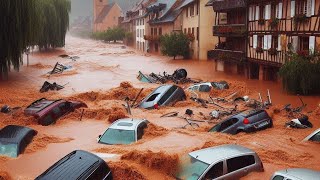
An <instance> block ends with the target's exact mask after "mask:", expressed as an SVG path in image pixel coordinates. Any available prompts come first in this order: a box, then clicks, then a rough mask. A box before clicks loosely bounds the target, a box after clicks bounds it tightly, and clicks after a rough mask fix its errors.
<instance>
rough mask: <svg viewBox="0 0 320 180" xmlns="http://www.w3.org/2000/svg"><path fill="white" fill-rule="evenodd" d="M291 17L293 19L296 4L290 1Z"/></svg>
mask: <svg viewBox="0 0 320 180" xmlns="http://www.w3.org/2000/svg"><path fill="white" fill-rule="evenodd" d="M290 7H291V17H294V15H295V13H296V11H295V8H296V2H295V1H291V6H290Z"/></svg>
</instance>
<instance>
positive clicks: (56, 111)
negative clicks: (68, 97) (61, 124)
mask: <svg viewBox="0 0 320 180" xmlns="http://www.w3.org/2000/svg"><path fill="white" fill-rule="evenodd" d="M52 112H53V114H54V115H55V117H60V116H62V112H61V109H60V108H59V107H58V106H57V107H55V108H53V109H52Z"/></svg>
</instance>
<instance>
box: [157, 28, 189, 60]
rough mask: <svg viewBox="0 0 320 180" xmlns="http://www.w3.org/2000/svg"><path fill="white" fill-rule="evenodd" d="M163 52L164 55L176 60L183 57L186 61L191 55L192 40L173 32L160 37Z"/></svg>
mask: <svg viewBox="0 0 320 180" xmlns="http://www.w3.org/2000/svg"><path fill="white" fill-rule="evenodd" d="M160 44H161V52H162V54H163V55H167V56H170V57H173V59H175V58H176V56H179V55H180V56H183V57H184V58H185V59H186V58H188V57H189V54H190V48H189V44H190V39H189V37H188V36H187V35H185V34H183V33H181V32H180V33H176V32H173V33H171V34H166V35H164V36H161V37H160Z"/></svg>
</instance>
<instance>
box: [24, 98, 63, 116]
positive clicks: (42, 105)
mask: <svg viewBox="0 0 320 180" xmlns="http://www.w3.org/2000/svg"><path fill="white" fill-rule="evenodd" d="M58 101H61V99H58V100H47V99H46V98H41V99H38V100H36V101H35V102H33V103H31V104H30V105H29V106H28V107H27V108H26V110H25V112H26V113H28V114H32V113H37V112H40V111H42V110H44V109H46V108H47V107H49V106H50V105H52V104H53V103H55V102H58Z"/></svg>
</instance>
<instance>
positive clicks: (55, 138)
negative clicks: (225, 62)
mask: <svg viewBox="0 0 320 180" xmlns="http://www.w3.org/2000/svg"><path fill="white" fill-rule="evenodd" d="M61 54H68V55H70V56H79V57H80V58H79V59H77V60H76V61H72V60H71V59H63V58H60V57H58V55H61ZM25 60H26V58H25ZM56 62H60V63H63V64H65V65H70V66H72V69H70V70H68V71H65V72H63V73H62V74H58V75H50V76H48V75H47V72H49V71H50V70H52V68H53V66H54V65H55V63H56ZM24 63H25V65H24V66H23V67H22V68H21V70H20V72H14V71H13V72H10V80H9V81H8V82H1V83H0V90H1V92H2V93H1V94H0V105H3V104H9V105H10V106H12V107H15V106H21V107H22V109H23V108H25V107H26V106H27V105H28V104H30V103H31V102H33V101H34V100H36V99H39V98H41V97H46V98H54V99H56V98H70V99H78V100H82V101H84V102H86V103H87V104H88V106H89V108H88V110H86V113H85V115H84V119H83V120H82V121H79V117H80V113H79V112H78V111H77V112H75V113H72V114H71V115H68V116H66V117H64V118H63V119H61V120H59V121H58V122H57V123H56V124H55V125H51V126H48V127H42V126H39V125H37V124H36V122H35V121H34V120H33V119H32V118H29V117H25V116H24V115H23V112H22V111H21V112H17V113H15V114H14V115H3V114H0V119H1V122H0V128H2V127H4V126H5V125H8V124H18V125H25V126H29V127H32V128H34V129H36V130H37V131H38V132H39V134H38V136H37V138H35V139H34V140H33V142H32V143H31V144H30V145H29V146H28V148H27V149H26V151H25V153H23V154H22V155H20V156H19V157H18V158H4V157H0V176H4V175H2V174H6V175H7V174H8V175H9V176H11V178H12V179H34V178H35V177H36V176H37V175H39V174H41V173H42V172H43V171H44V170H46V169H47V168H48V167H49V166H50V165H52V164H53V163H54V162H56V161H57V160H58V159H60V158H61V157H63V156H64V155H66V154H68V153H69V152H71V151H73V150H76V149H82V150H87V151H90V152H93V153H100V154H98V155H99V156H102V157H103V158H104V159H105V160H106V161H107V162H108V163H109V164H110V166H111V168H112V170H113V171H114V174H116V175H118V176H119V177H116V179H173V176H172V174H173V173H174V172H172V170H173V169H174V167H177V165H176V163H177V161H175V158H176V157H179V156H180V155H182V154H185V153H188V152H190V151H192V150H196V149H200V148H204V147H211V146H216V145H221V144H240V145H244V146H247V147H249V148H252V149H253V150H255V151H256V152H257V153H258V154H259V156H260V157H261V159H262V161H263V163H264V167H265V172H263V173H252V174H250V175H248V176H247V177H245V178H244V179H267V178H269V177H270V176H271V174H272V173H273V172H274V171H276V170H280V169H283V168H288V167H305V168H311V169H316V170H320V163H319V162H320V158H319V156H318V151H319V147H320V144H317V143H305V142H301V141H302V139H303V138H304V137H305V136H307V135H308V134H309V133H311V132H312V131H313V130H314V129H316V128H319V127H320V122H319V119H320V113H319V111H314V110H315V109H316V107H317V106H319V103H320V96H306V97H305V96H303V97H302V98H303V100H304V102H305V103H307V104H308V106H307V110H306V111H314V112H313V113H311V114H309V117H310V120H311V122H312V123H313V124H314V128H313V129H304V130H296V129H288V128H286V127H284V123H285V122H286V121H288V120H289V119H288V118H286V116H284V114H282V113H280V114H274V113H273V110H274V109H275V108H281V107H282V106H283V105H284V104H288V103H291V104H293V105H294V106H298V105H300V101H299V99H298V98H297V97H296V96H295V95H289V94H287V93H286V92H284V91H283V90H282V88H281V84H280V83H277V82H266V81H258V80H248V79H245V78H244V77H241V76H237V75H232V74H225V73H223V72H215V71H214V66H215V64H214V62H212V61H195V60H172V59H170V58H167V57H162V56H156V55H149V54H143V53H140V52H137V51H135V50H134V49H132V48H129V47H123V46H122V45H121V44H106V43H103V42H99V41H94V40H88V39H80V38H75V37H71V36H67V39H66V46H65V48H62V49H58V50H53V51H50V52H37V51H35V52H33V53H32V54H31V56H30V66H29V67H26V62H24ZM177 68H185V69H187V71H188V76H189V77H193V78H200V79H202V80H205V81H218V80H226V81H228V82H230V83H231V88H230V90H228V91H221V92H215V94H216V95H217V96H224V95H226V94H228V93H232V92H235V91H237V92H238V93H239V95H249V96H250V97H254V98H256V97H257V93H258V92H261V93H262V95H263V97H264V98H265V97H266V90H267V89H270V92H271V97H272V101H273V104H274V107H273V108H271V109H270V110H268V112H269V113H270V115H272V117H273V120H274V128H272V129H268V130H265V131H260V132H257V133H253V134H244V133H240V134H238V135H234V136H232V135H226V134H218V133H207V132H206V131H207V130H208V129H209V128H210V127H212V126H213V125H214V123H206V122H204V123H199V124H200V128H198V129H192V128H187V129H182V128H181V127H182V126H184V125H186V122H185V121H184V120H183V119H180V118H160V116H161V115H162V114H164V113H167V112H172V111H178V112H179V113H180V114H181V115H182V114H183V113H184V111H185V110H186V109H187V108H189V109H192V110H193V111H194V113H195V116H196V118H197V119H201V116H199V115H198V114H199V113H200V112H202V113H204V114H208V113H209V112H210V111H211V110H212V109H213V108H214V107H211V108H207V109H206V108H203V107H201V106H200V105H198V104H196V103H194V102H192V101H190V100H188V101H186V102H182V103H177V104H176V105H175V107H166V108H161V109H160V110H151V111H147V110H142V109H133V110H132V114H133V115H132V116H131V117H135V118H146V119H148V120H149V121H150V122H151V123H152V126H151V127H149V128H148V130H147V132H146V134H145V135H144V137H143V139H142V140H141V141H139V142H137V143H134V144H131V145H128V146H123V145H112V146H106V145H101V144H98V143H97V142H96V138H97V137H98V135H99V134H101V133H103V131H104V130H105V129H106V128H107V127H108V126H109V125H110V123H111V122H112V121H113V120H114V118H117V117H124V116H129V115H128V114H126V112H125V110H124V109H123V108H122V103H123V99H124V97H125V96H129V97H134V96H135V94H137V92H139V89H140V88H142V87H143V88H145V89H146V90H145V91H144V93H143V94H144V95H146V94H147V93H148V92H150V91H151V90H152V89H153V88H155V87H157V86H158V85H156V84H146V83H142V82H139V81H138V80H137V79H136V76H137V75H138V71H139V70H141V71H142V72H145V73H150V72H155V73H158V72H163V71H167V72H168V73H172V72H173V71H174V70H175V69H177ZM44 81H49V82H57V83H58V84H61V85H63V84H67V85H66V86H65V88H64V89H63V90H61V91H58V92H48V93H45V94H41V93H39V92H38V90H39V89H40V87H41V85H42V84H43V82H44ZM124 81H128V82H130V83H131V84H132V85H133V87H125V86H123V85H121V86H120V83H121V82H124ZM182 87H186V85H182ZM101 153H102V154H101ZM108 154H117V155H118V156H111V157H109V156H108V157H107V155H108ZM121 156H122V157H121ZM119 157H121V158H119ZM169 171H170V172H169Z"/></svg>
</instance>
